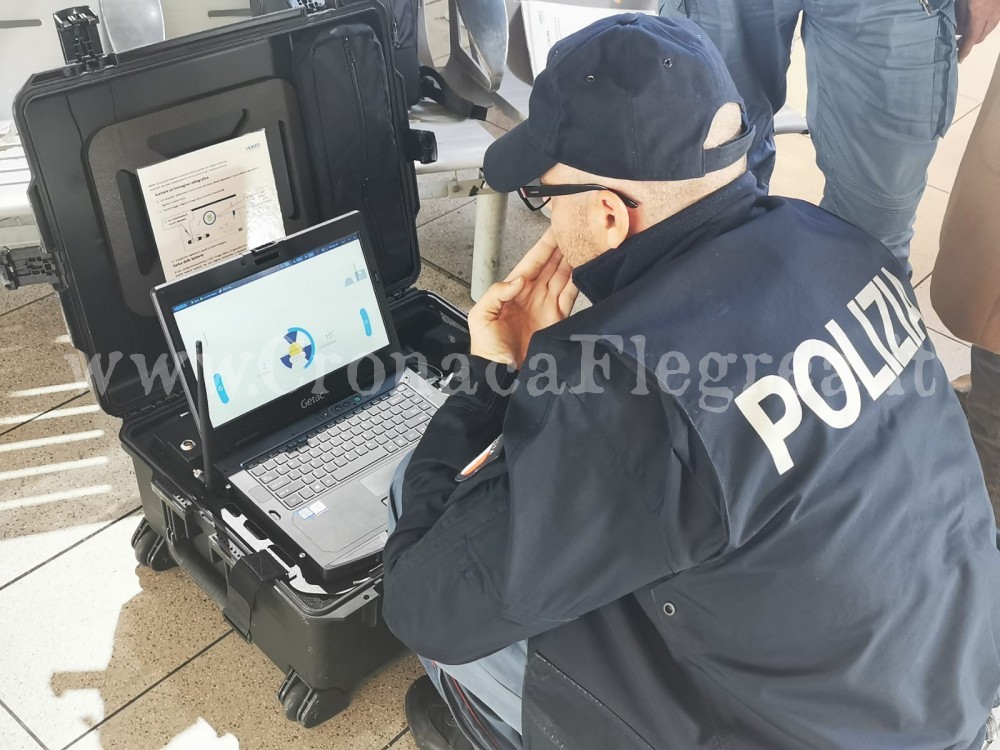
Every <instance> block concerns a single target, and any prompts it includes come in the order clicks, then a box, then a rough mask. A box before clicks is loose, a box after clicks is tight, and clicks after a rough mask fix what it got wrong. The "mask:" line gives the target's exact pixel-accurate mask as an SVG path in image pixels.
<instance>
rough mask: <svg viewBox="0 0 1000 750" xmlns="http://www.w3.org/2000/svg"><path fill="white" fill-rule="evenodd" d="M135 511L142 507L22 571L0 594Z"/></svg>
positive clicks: (139, 508) (0, 589) (138, 507)
mask: <svg viewBox="0 0 1000 750" xmlns="http://www.w3.org/2000/svg"><path fill="white" fill-rule="evenodd" d="M137 510H142V506H141V505H137V506H136V507H134V508H132V510H130V511H129V512H128V513H126V514H124V515H122V516H119V517H118V518H116V519H114V520H112V521H109V522H108V523H106V524H105V525H104V526H102V527H101V528H99V529H97V530H96V531H94V532H93V533H91V534H88V535H87V536H85V537H84V538H83V539H80V540H78V541H76V542H74V543H73V544H71V545H70V546H68V547H67V548H66V549H64V550H61V551H60V552H57V553H56V554H54V555H52V557H50V558H48V559H47V560H43V561H42V562H40V563H38V565H36V566H35V567H33V568H31V569H30V570H26V571H24V572H23V573H21V575H19V576H17V578H13V579H11V580H9V581H7V582H6V583H4V584H2V585H0V593H3V591H4V590H5V589H7V588H9V587H10V586H13V585H14V584H15V583H17V582H18V581H20V580H21V579H23V578H26V577H27V576H30V575H31V574H32V573H34V572H36V571H37V570H38V569H39V568H43V567H45V566H46V565H48V564H49V563H50V562H52V561H53V560H56V559H58V558H60V557H62V556H63V555H65V554H66V553H67V552H69V551H70V550H73V549H76V548H77V547H79V546H80V545H81V544H83V543H84V542H86V541H89V540H90V539H93V538H94V537H95V536H97V535H98V534H100V533H102V532H104V531H107V530H108V529H110V528H111V527H112V526H114V525H115V524H117V523H119V522H121V521H124V520H125V519H127V518H128V517H129V516H132V515H134V514H135V512H136V511H137Z"/></svg>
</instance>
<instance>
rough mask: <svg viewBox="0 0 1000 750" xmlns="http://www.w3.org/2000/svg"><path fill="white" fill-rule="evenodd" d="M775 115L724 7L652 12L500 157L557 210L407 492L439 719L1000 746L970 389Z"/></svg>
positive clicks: (410, 630)
mask: <svg viewBox="0 0 1000 750" xmlns="http://www.w3.org/2000/svg"><path fill="white" fill-rule="evenodd" d="M752 140H753V128H752V127H750V126H749V125H748V123H747V120H746V116H745V113H744V111H743V108H742V102H741V100H740V97H739V95H738V94H737V92H736V89H735V87H734V85H733V82H732V80H731V79H730V77H729V74H728V73H727V72H726V68H725V65H724V64H723V61H722V59H721V57H720V55H719V53H718V52H717V50H716V49H715V48H714V47H713V46H712V45H711V43H710V42H708V41H706V40H705V39H704V38H703V35H702V34H700V33H699V30H698V28H697V27H696V26H694V25H693V24H692V23H691V22H689V21H687V20H685V19H678V20H669V19H662V18H651V17H644V16H636V15H622V16H617V17H615V18H612V19H609V20H605V21H602V22H599V23H597V24H595V25H593V26H591V27H588V28H587V29H585V30H583V31H581V32H580V33H578V34H575V35H573V36H571V37H569V38H567V39H566V40H564V41H563V42H561V43H560V44H558V45H557V46H556V47H555V48H554V49H553V50H552V52H551V54H550V57H549V63H548V67H547V68H546V70H545V72H544V73H542V74H541V75H540V76H539V77H538V79H537V81H536V83H535V87H534V91H533V93H532V98H531V117H530V119H529V120H528V121H527V122H526V123H524V124H522V125H521V126H519V127H518V128H516V129H514V130H513V131H511V132H510V133H509V134H508V135H506V136H505V137H503V138H501V139H500V140H499V141H498V142H497V143H496V144H494V146H493V147H492V148H491V149H490V151H489V153H488V154H487V160H486V167H485V168H486V175H487V179H488V180H489V182H490V184H491V185H492V186H493V187H495V188H496V189H498V190H514V189H517V188H520V193H521V197H522V198H523V199H525V201H526V202H528V203H529V205H530V206H531V207H533V208H535V207H539V206H540V205H541V204H542V203H543V202H546V201H549V202H550V205H551V208H552V229H551V231H550V232H549V233H547V234H546V236H545V237H543V238H542V241H541V242H540V243H539V244H538V245H537V246H536V247H535V248H534V249H533V250H532V251H530V252H529V253H528V255H527V256H526V257H525V259H524V260H523V261H522V262H521V263H520V264H519V266H518V267H517V268H516V269H515V270H514V273H513V274H512V275H511V277H510V278H509V279H508V280H507V281H506V282H504V283H501V284H498V285H495V286H494V287H492V288H491V289H490V290H489V292H488V293H487V294H486V295H484V297H483V298H482V300H481V301H480V302H479V304H477V306H476V307H475V308H474V309H473V310H472V312H471V314H470V327H471V333H472V356H471V357H470V360H469V368H468V373H467V376H468V377H467V381H466V382H465V385H464V387H463V388H462V389H460V390H459V392H457V393H456V394H455V395H453V396H452V397H451V398H450V399H449V400H448V402H447V403H446V404H445V405H444V406H443V407H442V408H441V410H440V411H439V412H438V413H437V414H436V416H435V417H434V419H433V420H432V421H431V423H430V425H429V426H428V429H427V431H426V434H425V436H424V437H423V439H422V441H421V442H420V444H419V446H418V447H417V448H416V450H415V452H414V453H413V455H412V458H411V460H410V462H409V464H408V466H407V467H406V468H405V471H404V473H403V474H402V475H401V476H398V477H397V481H396V483H395V485H394V488H393V492H392V507H393V511H394V513H393V515H394V521H395V530H394V532H393V534H392V536H391V537H390V539H389V542H388V545H387V547H386V550H385V608H384V612H385V617H386V620H387V622H388V624H389V625H390V627H391V628H392V629H393V631H394V632H395V633H396V634H397V635H398V636H399V637H400V639H401V640H402V641H403V642H404V643H406V644H407V645H409V646H410V647H411V648H413V649H414V650H415V651H416V652H417V653H418V654H420V655H421V656H422V657H423V659H424V663H425V665H426V666H427V669H428V674H429V678H423V679H422V680H420V681H418V682H417V683H415V685H414V686H413V687H412V688H411V690H410V692H409V693H408V695H407V706H406V708H407V717H408V719H409V721H410V725H411V727H412V729H413V733H414V736H415V738H416V742H417V745H418V747H420V748H422V749H424V750H427V749H429V748H431V749H434V750H444V749H446V748H464V747H472V746H475V747H480V748H509V747H513V748H517V747H522V746H523V747H525V748H530V749H531V750H542V749H543V748H553V749H554V748H572V750H580V749H584V750H586V749H588V748H594V749H595V750H612V749H613V750H638V749H639V748H642V749H643V750H650V748H656V749H657V750H670V749H672V748H676V749H678V750H692V749H693V748H713V749H714V748H722V747H725V748H728V749H729V750H784V749H787V750H801V748H813V749H832V748H837V749H838V750H859V749H867V748H889V747H893V748H917V747H920V748H941V749H942V750H944V749H945V748H960V749H962V750H965V749H967V748H974V749H975V750H979V748H981V747H982V746H983V744H984V741H985V734H986V729H985V727H986V723H987V716H988V714H989V711H990V708H991V707H992V705H993V701H994V697H995V696H996V695H997V689H998V686H1000V662H998V656H997V651H996V646H995V643H996V640H995V637H996V635H997V628H996V626H995V623H1000V611H998V603H1000V590H998V586H997V585H996V581H997V577H998V574H1000V553H998V551H997V547H996V545H995V540H994V529H993V524H992V514H991V509H990V504H989V501H988V499H987V496H986V491H985V487H984V484H983V479H982V474H981V472H980V470H979V468H978V466H977V460H976V454H975V451H974V448H973V446H972V443H971V440H970V437H969V431H968V428H967V427H966V425H965V423H964V417H963V415H962V412H961V409H960V408H959V406H958V403H957V401H956V399H955V396H954V394H953V393H952V391H951V388H950V387H949V384H948V379H947V377H946V375H945V373H944V370H943V369H942V367H941V365H940V363H939V362H938V361H937V359H936V358H935V356H934V351H933V347H932V345H931V343H930V341H929V339H928V337H927V331H926V329H925V327H924V325H923V322H922V320H921V316H920V312H919V310H918V308H917V306H916V303H915V298H914V294H913V290H912V288H911V287H910V285H909V283H908V281H907V279H906V274H905V273H904V271H903V268H902V267H901V266H900V265H899V264H898V263H897V262H896V261H895V260H894V259H893V257H892V255H891V254H890V253H889V252H888V251H887V250H886V249H885V247H884V246H883V245H882V244H881V243H879V242H878V241H876V240H875V239H873V238H871V237H869V236H868V235H866V234H864V233H863V232H861V231H860V230H858V229H856V228H854V227H852V226H850V225H848V224H846V223H844V222H843V221H842V220H840V219H838V218H836V217H834V216H833V215H831V214H828V213H826V212H825V211H822V210H820V209H819V208H816V207H815V206H812V205H809V204H806V203H803V202H800V201H794V200H787V199H782V198H758V197H757V195H756V191H755V179H754V178H753V176H752V175H751V174H750V173H748V172H747V171H746V154H747V151H748V149H749V148H750V144H751V141H752ZM537 178H541V179H540V181H537V182H536V179H537ZM570 277H572V281H571V279H570ZM574 284H575V286H576V287H578V288H579V289H580V290H581V291H582V292H584V293H585V294H586V295H587V297H589V298H590V300H591V301H592V302H593V306H592V307H590V308H589V309H587V310H584V311H582V312H579V313H577V314H575V315H572V316H569V315H568V314H569V310H570V308H571V306H572V302H573V298H574V295H575V288H574ZM448 665H459V666H448ZM470 740H471V742H472V743H474V744H470Z"/></svg>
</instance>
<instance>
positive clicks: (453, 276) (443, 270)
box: [420, 258, 472, 289]
mask: <svg viewBox="0 0 1000 750" xmlns="http://www.w3.org/2000/svg"><path fill="white" fill-rule="evenodd" d="M420 263H421V265H424V266H427V267H428V268H431V269H433V270H435V271H437V272H438V273H439V274H441V275H443V276H447V277H448V278H449V279H451V280H452V281H457V282H458V283H459V284H461V285H462V286H464V287H465V288H466V289H471V288H472V285H471V284H469V282H468V281H466V280H465V279H463V278H462V277H461V276H457V275H456V274H453V273H452V272H451V271H449V270H448V269H447V268H444V267H443V266H439V265H438V264H437V263H434V262H433V261H430V260H427V259H426V258H421V259H420Z"/></svg>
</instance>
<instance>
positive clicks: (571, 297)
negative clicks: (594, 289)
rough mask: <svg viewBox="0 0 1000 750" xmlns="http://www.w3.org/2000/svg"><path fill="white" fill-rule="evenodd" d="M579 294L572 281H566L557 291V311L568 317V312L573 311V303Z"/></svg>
mask: <svg viewBox="0 0 1000 750" xmlns="http://www.w3.org/2000/svg"><path fill="white" fill-rule="evenodd" d="M579 296H580V290H579V289H577V288H576V285H575V284H573V282H572V281H570V282H567V284H566V286H565V287H563V290H562V291H561V292H560V293H559V300H558V302H557V304H558V305H559V312H560V314H561V315H562V316H563V317H564V318H566V317H569V314H570V313H571V312H573V305H575V304H576V298H577V297H579Z"/></svg>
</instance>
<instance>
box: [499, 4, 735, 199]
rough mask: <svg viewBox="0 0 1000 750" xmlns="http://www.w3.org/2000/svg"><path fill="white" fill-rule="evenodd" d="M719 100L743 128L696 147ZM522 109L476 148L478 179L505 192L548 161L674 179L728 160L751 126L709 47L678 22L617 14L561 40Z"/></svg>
mask: <svg viewBox="0 0 1000 750" xmlns="http://www.w3.org/2000/svg"><path fill="white" fill-rule="evenodd" d="M728 103H736V104H739V105H740V107H741V109H743V132H742V134H741V135H740V136H738V137H737V138H736V139H734V140H732V141H730V142H728V143H726V144H723V145H721V146H719V147H717V148H711V149H706V148H705V147H704V143H705V139H706V138H707V137H708V132H709V129H710V128H711V126H712V121H713V120H714V119H715V115H716V114H717V113H718V111H719V109H720V108H721V107H722V106H723V105H725V104H728ZM529 106H530V116H529V117H528V119H527V120H525V121H524V122H523V123H521V124H520V125H518V126H517V127H515V128H514V129H513V130H511V131H510V132H509V133H507V134H506V135H504V136H503V137H501V138H499V139H498V140H497V141H495V142H494V143H493V144H492V145H491V146H490V148H489V149H488V150H487V152H486V159H485V162H484V164H483V171H484V174H485V176H486V181H487V182H488V183H489V184H490V186H491V187H492V188H493V189H494V190H496V191H498V192H504V193H508V192H511V191H513V190H516V189H517V188H519V187H521V186H522V185H527V184H530V183H531V182H533V181H534V180H536V179H538V178H539V177H541V176H542V175H543V174H544V173H545V172H547V171H548V170H549V169H551V168H552V167H554V166H555V165H556V164H557V163H562V164H566V165H568V166H571V167H576V168H577V169H581V170H583V171H585V172H590V173H591V174H595V175H600V176H603V177H611V178H616V179H621V180H639V181H657V182H658V181H663V182H667V181H674V180H689V179H693V178H696V177H703V176H704V175H705V174H706V173H708V172H714V171H716V170H718V169H722V168H724V167H728V166H729V165H731V164H734V163H735V162H736V161H737V160H738V159H739V158H740V157H742V156H744V155H745V154H746V153H747V151H749V150H750V145H751V143H752V142H753V137H754V130H753V128H752V127H750V126H749V125H748V123H747V118H746V109H745V107H744V106H743V99H742V97H740V95H739V93H738V92H737V91H736V85H735V84H734V83H733V79H732V77H731V76H730V75H729V71H728V70H727V69H726V64H725V62H723V60H722V56H721V55H720V54H719V51H718V50H717V49H716V48H715V45H713V44H712V42H711V41H709V39H708V38H707V37H706V36H705V33H704V32H703V31H702V30H701V28H699V27H698V26H697V25H695V24H694V23H692V22H691V21H688V20H687V19H683V18H681V19H678V18H660V17H659V16H650V15H642V14H635V13H625V14H622V15H617V16H612V17H610V18H606V19H603V20H601V21H598V22H597V23H594V24H591V25H590V26H588V27H587V28H585V29H583V30H581V31H578V32H577V33H575V34H572V35H571V36H568V37H566V38H565V39H563V40H562V41H560V42H559V43H558V44H556V45H555V46H554V47H553V48H552V50H551V51H550V52H549V58H548V63H547V65H546V68H545V70H543V71H542V72H541V73H540V74H539V75H538V77H537V78H536V79H535V84H534V88H533V89H532V92H531V100H530V104H529Z"/></svg>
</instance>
